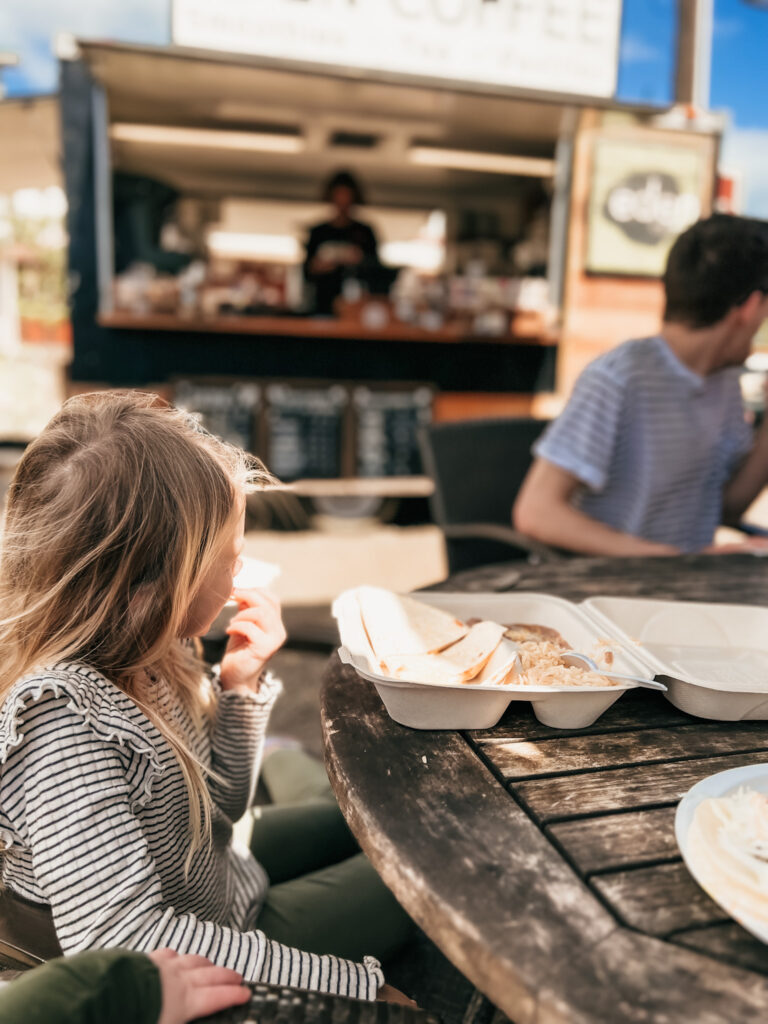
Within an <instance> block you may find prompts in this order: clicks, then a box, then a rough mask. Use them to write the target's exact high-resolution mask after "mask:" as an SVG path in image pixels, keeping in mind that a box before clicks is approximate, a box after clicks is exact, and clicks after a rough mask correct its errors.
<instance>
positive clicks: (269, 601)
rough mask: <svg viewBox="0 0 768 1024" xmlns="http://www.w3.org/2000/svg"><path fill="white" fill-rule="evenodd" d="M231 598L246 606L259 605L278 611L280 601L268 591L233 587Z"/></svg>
mask: <svg viewBox="0 0 768 1024" xmlns="http://www.w3.org/2000/svg"><path fill="white" fill-rule="evenodd" d="M232 596H233V597H234V599H235V600H236V601H242V602H243V603H244V604H246V605H250V606H256V605H261V606H262V607H265V608H273V609H275V610H277V611H279V610H280V601H279V600H278V598H277V597H276V596H275V595H274V594H271V593H270V592H269V591H268V590H256V589H255V588H253V587H250V588H249V587H235V589H234V590H233V591H232Z"/></svg>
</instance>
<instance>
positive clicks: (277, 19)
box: [172, 0, 621, 97]
mask: <svg viewBox="0 0 768 1024" xmlns="http://www.w3.org/2000/svg"><path fill="white" fill-rule="evenodd" d="M620 22H621V0H173V31H172V34H173V41H174V43H176V44H178V45H180V46H190V47H195V48H202V49H214V50H226V51H228V52H232V53H243V54H254V55H259V56H262V57H271V58H280V59H284V60H294V61H301V62H308V63H313V64H324V65H331V66H335V67H344V68H354V69H359V70H362V71H372V72H377V71H378V72H390V73H391V72H395V73H400V74H404V75H409V76H418V77H420V78H432V79H443V80H452V81H456V82H466V83H473V84H475V85H487V86H491V87H494V86H495V87H503V88H522V89H535V90H541V91H544V92H555V93H569V94H577V95H583V96H600V97H611V96H613V93H614V90H615V87H616V70H617V64H618V44H619V29H620Z"/></svg>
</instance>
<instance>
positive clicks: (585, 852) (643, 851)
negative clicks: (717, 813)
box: [547, 807, 680, 876]
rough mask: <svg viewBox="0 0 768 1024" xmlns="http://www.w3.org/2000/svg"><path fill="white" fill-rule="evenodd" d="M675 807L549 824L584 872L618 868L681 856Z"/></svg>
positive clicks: (573, 861)
mask: <svg viewBox="0 0 768 1024" xmlns="http://www.w3.org/2000/svg"><path fill="white" fill-rule="evenodd" d="M675 810H676V808H675V807H663V808H660V809H658V810H655V811H630V812H629V813H627V814H609V815H606V816H603V817H600V818H579V819H577V820H575V821H563V822H560V823H559V824H556V825H548V826H547V834H548V835H551V836H552V837H553V838H554V839H555V840H556V841H557V842H558V843H559V844H560V846H561V847H562V848H563V850H565V852H566V854H567V856H568V858H569V859H570V861H571V863H572V864H575V866H576V868H577V869H578V871H579V872H580V873H581V874H582V875H583V876H587V875H591V874H593V873H594V872H596V871H615V870H618V869H620V868H626V867H629V866H630V865H631V866H640V865H642V864H649V863H656V862H658V861H662V860H668V859H670V858H673V857H679V855H680V851H679V850H678V848H677V842H676V840H675V831H674V825H675Z"/></svg>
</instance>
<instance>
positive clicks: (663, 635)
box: [584, 597, 768, 722]
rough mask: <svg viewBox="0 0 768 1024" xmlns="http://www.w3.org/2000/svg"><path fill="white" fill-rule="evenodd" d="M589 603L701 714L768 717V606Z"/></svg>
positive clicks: (689, 709)
mask: <svg viewBox="0 0 768 1024" xmlns="http://www.w3.org/2000/svg"><path fill="white" fill-rule="evenodd" d="M584 608H585V609H586V610H587V611H588V613H589V614H590V616H591V617H592V618H593V619H594V620H595V621H596V622H598V623H602V628H603V629H604V630H610V631H611V632H610V635H611V636H612V637H616V638H617V640H619V641H620V642H622V643H623V644H624V645H625V646H626V647H627V648H628V649H631V650H633V651H634V653H635V656H636V657H637V658H638V659H639V660H640V661H641V662H642V664H643V665H645V667H646V670H647V672H648V673H650V674H655V675H657V676H661V677H664V678H663V681H664V682H665V683H666V685H667V693H666V694H665V696H666V698H667V700H669V701H671V703H672V704H674V705H675V707H676V708H680V710H681V711H685V712H686V713H687V714H689V715H695V716H696V717H697V718H711V719H716V720H718V721H723V722H738V721H742V720H743V719H768V608H758V607H757V606H754V605H740V604H706V603H704V602H699V601H653V600H643V599H640V598H626V597H595V598H592V599H591V600H589V601H586V602H585V604H584Z"/></svg>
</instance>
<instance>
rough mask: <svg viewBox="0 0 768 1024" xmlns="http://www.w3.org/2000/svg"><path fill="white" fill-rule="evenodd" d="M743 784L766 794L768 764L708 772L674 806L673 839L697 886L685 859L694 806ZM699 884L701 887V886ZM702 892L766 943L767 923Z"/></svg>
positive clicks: (724, 794) (715, 896)
mask: <svg viewBox="0 0 768 1024" xmlns="http://www.w3.org/2000/svg"><path fill="white" fill-rule="evenodd" d="M742 786H744V787H745V788H747V789H755V790H757V791H758V792H759V793H766V794H768V763H766V764H750V765H746V766H745V767H743V768H729V769H728V771H725V772H718V773H717V774H716V775H710V776H708V778H706V779H702V780H701V782H697V783H696V785H695V786H691V788H690V789H689V790H688V792H687V793H686V794H685V796H684V797H683V799H682V800H681V801H680V803H679V804H678V805H677V813H676V814H675V839H676V840H677V845H678V846H679V847H680V853H682V855H683V860H684V861H685V866H686V867H687V868H688V870H689V871H690V873H691V874H692V875H693V877H694V878H695V879H696V881H697V882H698V883H699V885H701V881H700V879H699V878H698V877H697V876H696V872H695V871H694V870H693V867H692V866H691V864H690V861H689V859H688V830H689V829H690V827H691V822H692V821H693V815H694V813H695V811H696V808H697V807H698V806H699V804H700V803H701V802H702V801H703V800H708V799H710V798H711V797H721V796H728V794H729V793H733V792H735V791H736V790H737V789H739V788H740V787H742ZM701 887H702V889H704V886H703V885H702V886H701ZM704 891H705V892H706V893H707V895H708V896H710V897H711V899H713V900H714V901H715V903H717V905H718V906H720V907H722V908H723V910H725V912H726V914H728V916H729V917H733V918H734V920H735V921H738V922H739V924H740V925H741V926H742V927H743V928H746V929H747V931H748V932H751V933H752V934H753V935H754V936H755V938H758V939H760V941H761V942H765V943H768V923H766V922H765V921H762V920H758V919H757V918H753V917H749V916H747V915H745V914H742V915H741V916H740V917H734V915H733V914H731V912H730V911H729V910H728V908H727V907H725V906H724V905H723V904H722V903H721V902H720V900H719V899H718V898H717V893H714V892H710V891H709V889H704Z"/></svg>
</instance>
